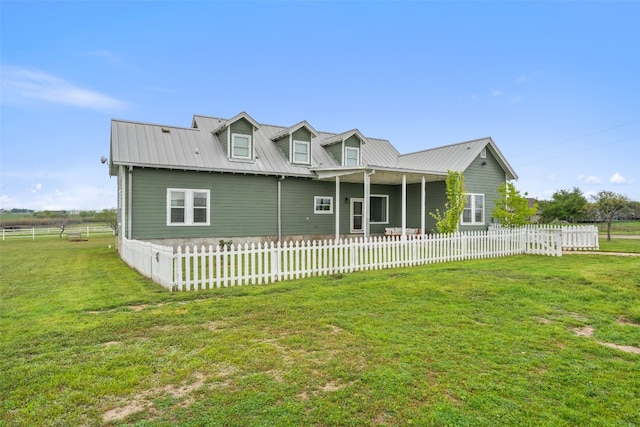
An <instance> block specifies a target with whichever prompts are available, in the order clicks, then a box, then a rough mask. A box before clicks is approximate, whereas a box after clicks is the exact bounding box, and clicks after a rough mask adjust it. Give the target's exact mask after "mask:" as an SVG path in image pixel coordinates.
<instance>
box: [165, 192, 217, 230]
mask: <svg viewBox="0 0 640 427" xmlns="http://www.w3.org/2000/svg"><path fill="white" fill-rule="evenodd" d="M210 206H211V201H210V192H209V190H191V189H183V188H168V189H167V225H209V216H210V212H209V210H210Z"/></svg>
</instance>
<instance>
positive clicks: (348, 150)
mask: <svg viewBox="0 0 640 427" xmlns="http://www.w3.org/2000/svg"><path fill="white" fill-rule="evenodd" d="M359 164H360V149H359V148H357V147H345V148H344V165H345V166H358V165H359Z"/></svg>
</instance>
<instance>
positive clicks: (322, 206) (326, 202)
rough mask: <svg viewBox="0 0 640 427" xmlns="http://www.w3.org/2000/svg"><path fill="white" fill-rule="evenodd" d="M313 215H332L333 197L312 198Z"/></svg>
mask: <svg viewBox="0 0 640 427" xmlns="http://www.w3.org/2000/svg"><path fill="white" fill-rule="evenodd" d="M313 213H316V214H332V213H333V197H330V196H314V197H313Z"/></svg>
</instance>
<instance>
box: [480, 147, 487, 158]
mask: <svg viewBox="0 0 640 427" xmlns="http://www.w3.org/2000/svg"><path fill="white" fill-rule="evenodd" d="M480 158H481V159H486V158H487V147H484V148H483V149H482V151H480Z"/></svg>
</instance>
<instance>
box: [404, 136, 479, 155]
mask: <svg viewBox="0 0 640 427" xmlns="http://www.w3.org/2000/svg"><path fill="white" fill-rule="evenodd" d="M485 139H489V140H490V139H491V137H490V136H485V137H484V138H476V139H471V140H469V141H462V142H456V143H453V144H447V145H440V146H438V147H433V148H426V149H424V150H419V151H412V152H410V153H405V154H400V156H399V157H403V156H409V155H413V154H420V153H425V152H427V151H434V150H441V149H443V148H449V147H454V146H456V145H464V144H471V143H473V142H478V141H483V140H485Z"/></svg>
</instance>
